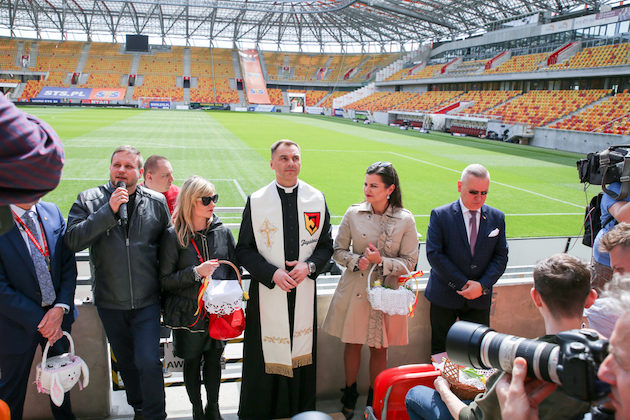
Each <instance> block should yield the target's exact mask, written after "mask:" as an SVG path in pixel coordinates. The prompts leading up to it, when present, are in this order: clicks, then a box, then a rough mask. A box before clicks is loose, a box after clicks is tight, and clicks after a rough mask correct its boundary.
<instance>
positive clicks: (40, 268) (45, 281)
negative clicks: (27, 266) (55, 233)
mask: <svg viewBox="0 0 630 420" xmlns="http://www.w3.org/2000/svg"><path fill="white" fill-rule="evenodd" d="M36 219H37V214H36V213H35V212H33V211H27V212H25V213H24V220H23V222H24V224H25V225H26V227H27V228H28V230H30V231H31V233H32V234H33V237H34V238H35V239H36V240H37V242H38V243H39V244H40V246H41V247H42V249H43V248H44V246H43V244H44V242H43V241H42V238H41V237H40V235H39V232H38V230H37V229H36V228H35V220H36ZM28 247H29V249H30V251H31V258H32V259H33V265H34V266H35V273H36V274H37V282H38V283H39V290H40V291H41V292H42V306H49V305H52V304H53V303H54V302H55V299H56V298H57V296H56V294H55V287H54V286H53V282H52V277H51V276H50V271H48V263H47V262H46V259H45V258H44V256H43V255H42V253H41V252H40V251H39V249H37V247H36V246H35V244H34V243H33V241H31V240H30V238H29V240H28Z"/></svg>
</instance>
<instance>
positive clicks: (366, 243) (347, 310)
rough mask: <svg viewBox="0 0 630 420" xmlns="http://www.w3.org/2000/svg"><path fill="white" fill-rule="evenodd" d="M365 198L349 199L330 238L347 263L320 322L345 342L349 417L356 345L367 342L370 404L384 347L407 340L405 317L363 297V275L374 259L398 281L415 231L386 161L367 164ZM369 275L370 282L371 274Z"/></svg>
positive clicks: (414, 256) (413, 257) (411, 253)
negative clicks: (354, 201)
mask: <svg viewBox="0 0 630 420" xmlns="http://www.w3.org/2000/svg"><path fill="white" fill-rule="evenodd" d="M363 193H364V194H365V201H364V202H363V203H360V204H354V205H352V206H351V207H350V208H349V209H348V211H346V214H345V215H344V217H343V220H342V221H341V225H340V226H339V231H338V233H337V238H336V239H335V253H334V254H333V258H334V259H335V261H336V262H337V263H339V264H341V265H342V266H344V267H345V268H346V270H345V272H344V273H343V275H342V276H341V279H340V280H339V284H338V285H337V289H336V290H335V293H334V295H333V298H332V301H331V303H330V307H329V309H328V314H327V315H326V319H325V320H324V324H323V326H322V328H323V330H324V331H325V332H327V333H328V334H331V335H334V336H336V337H339V338H340V339H341V341H342V342H344V343H345V349H344V369H345V377H346V384H345V385H346V386H345V388H344V389H343V397H342V398H341V402H342V404H343V408H342V411H343V414H344V416H345V418H346V419H350V418H352V416H353V413H354V407H355V405H356V401H357V398H358V396H359V394H358V392H357V384H356V380H357V376H358V374H359V368H360V365H361V347H362V346H363V345H364V344H367V345H368V346H369V348H370V392H369V394H368V405H371V401H370V400H371V396H372V385H373V384H374V378H376V376H377V375H378V374H379V373H380V372H381V371H383V370H384V369H385V368H386V366H387V348H388V347H389V346H396V345H405V344H407V317H406V316H402V315H387V314H384V313H383V312H381V311H377V310H373V309H372V308H371V307H370V303H369V302H368V299H367V292H366V288H367V276H368V273H369V271H370V269H371V268H372V266H373V265H374V264H376V265H377V267H376V269H375V270H374V271H375V272H377V271H378V272H379V274H382V277H383V278H384V279H385V283H386V284H388V285H391V286H394V287H397V285H398V281H397V279H398V275H400V274H402V273H405V270H404V269H403V268H402V266H401V265H400V264H399V263H398V262H396V261H394V259H396V260H398V261H399V262H401V263H403V264H404V265H405V266H407V268H408V269H409V270H413V269H414V267H415V265H416V263H417V261H418V233H417V231H416V223H415V220H414V218H413V215H412V214H411V212H410V211H409V210H406V209H404V208H403V207H402V195H401V192H400V183H399V181H398V174H397V173H396V170H395V169H394V167H393V166H392V164H391V163H389V162H376V163H374V164H372V165H370V166H369V167H368V169H367V171H366V174H365V183H364V186H363ZM376 277H377V276H376V275H374V274H373V275H372V279H371V281H372V283H373V282H374V279H375V278H376Z"/></svg>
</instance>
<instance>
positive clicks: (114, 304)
mask: <svg viewBox="0 0 630 420" xmlns="http://www.w3.org/2000/svg"><path fill="white" fill-rule="evenodd" d="M115 189H116V187H114V186H113V185H112V183H111V182H108V183H107V184H105V185H101V186H99V187H96V188H90V189H89V190H85V191H83V192H82V193H80V194H79V196H78V198H77V200H76V201H75V202H74V204H73V205H72V208H71V209H70V214H69V215H68V230H67V231H66V236H65V241H66V244H67V245H68V247H69V248H70V249H72V250H73V251H75V252H76V251H80V250H82V249H85V248H87V247H90V259H91V261H92V264H93V265H94V302H95V303H96V305H97V306H99V307H102V308H106V309H120V310H128V309H138V308H144V307H146V306H149V305H152V304H154V303H158V302H159V301H160V283H159V275H158V246H159V244H160V240H161V239H162V236H163V234H164V233H165V232H166V230H167V229H168V227H169V226H170V223H171V221H170V215H169V212H168V207H167V205H166V199H165V198H164V196H163V195H162V194H160V193H156V192H154V191H151V190H149V189H145V188H142V186H140V185H138V186H137V187H136V200H135V209H134V211H133V213H132V214H131V217H130V218H129V231H128V232H127V229H126V228H125V227H123V226H122V225H121V224H120V222H119V219H118V218H117V216H116V215H115V214H114V212H113V211H112V209H111V207H110V206H109V198H110V197H111V195H112V193H113V192H114V190H115Z"/></svg>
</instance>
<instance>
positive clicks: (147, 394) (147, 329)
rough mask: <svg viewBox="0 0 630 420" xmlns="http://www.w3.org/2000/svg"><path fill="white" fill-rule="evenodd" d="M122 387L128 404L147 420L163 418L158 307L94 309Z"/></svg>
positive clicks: (162, 381)
mask: <svg viewBox="0 0 630 420" xmlns="http://www.w3.org/2000/svg"><path fill="white" fill-rule="evenodd" d="M97 309H98V314H99V316H100V317H101V322H102V323H103V327H104V328H105V333H106V334H107V339H108V340H109V343H110V344H111V346H112V350H113V351H114V356H115V357H116V361H117V362H118V368H119V370H120V375H121V376H122V378H123V382H124V383H125V390H126V392H127V402H128V403H129V405H131V406H132V407H133V408H134V410H135V411H138V410H142V414H143V415H144V418H145V419H147V420H163V419H165V418H166V411H165V407H164V405H165V404H164V377H163V376H162V362H161V361H160V304H159V303H156V304H153V305H150V306H147V307H146V308H140V309H130V310H116V309H104V308H97Z"/></svg>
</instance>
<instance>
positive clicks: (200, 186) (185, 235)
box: [173, 175, 216, 248]
mask: <svg viewBox="0 0 630 420" xmlns="http://www.w3.org/2000/svg"><path fill="white" fill-rule="evenodd" d="M215 193H216V189H215V188H214V185H212V183H211V182H210V181H208V180H207V179H205V178H202V177H200V176H197V175H193V176H191V177H190V178H188V179H187V180H186V182H184V185H182V188H181V189H180V190H179V194H178V195H177V203H176V204H175V212H174V213H175V220H174V223H173V224H174V227H175V233H176V235H177V242H179V244H180V245H181V246H182V247H183V248H186V247H187V246H188V244H189V243H190V238H192V237H193V236H194V235H195V229H194V227H193V211H194V208H195V205H196V204H197V203H198V201H197V200H198V199H199V198H201V197H207V196H211V195H214V194H215ZM211 222H212V220H208V226H209V225H210V223H211Z"/></svg>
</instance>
